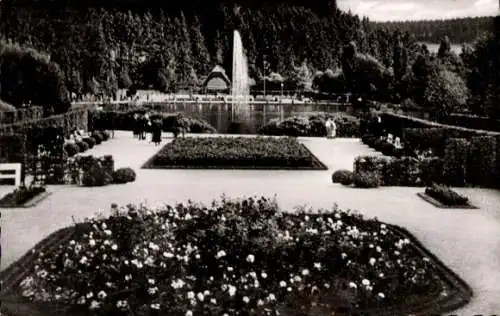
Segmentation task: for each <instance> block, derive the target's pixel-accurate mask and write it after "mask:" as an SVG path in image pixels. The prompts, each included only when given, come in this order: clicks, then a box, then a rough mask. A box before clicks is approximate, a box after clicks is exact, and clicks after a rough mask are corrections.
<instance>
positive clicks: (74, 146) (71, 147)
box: [64, 143, 80, 157]
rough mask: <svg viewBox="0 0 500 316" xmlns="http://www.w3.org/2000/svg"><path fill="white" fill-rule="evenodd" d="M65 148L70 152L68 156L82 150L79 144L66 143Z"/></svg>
mask: <svg viewBox="0 0 500 316" xmlns="http://www.w3.org/2000/svg"><path fill="white" fill-rule="evenodd" d="M64 150H65V151H66V153H67V154H68V157H73V156H74V155H76V154H78V153H79V152H80V147H79V146H78V145H77V144H73V143H68V144H65V145H64Z"/></svg>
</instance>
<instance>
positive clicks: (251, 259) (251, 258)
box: [247, 255, 255, 263]
mask: <svg viewBox="0 0 500 316" xmlns="http://www.w3.org/2000/svg"><path fill="white" fill-rule="evenodd" d="M254 260H255V257H254V255H248V256H247V262H250V263H252V262H254Z"/></svg>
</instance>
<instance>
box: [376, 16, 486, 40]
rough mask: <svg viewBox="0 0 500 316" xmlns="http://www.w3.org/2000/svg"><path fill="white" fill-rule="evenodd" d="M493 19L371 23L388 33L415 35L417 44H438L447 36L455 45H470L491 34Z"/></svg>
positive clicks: (476, 18)
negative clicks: (485, 34)
mask: <svg viewBox="0 0 500 316" xmlns="http://www.w3.org/2000/svg"><path fill="white" fill-rule="evenodd" d="M493 19H494V18H493V17H475V18H462V19H450V20H430V21H397V22H372V25H373V26H375V27H378V28H386V29H387V30H389V31H390V32H394V31H397V30H399V31H401V32H403V33H404V32H409V33H411V34H414V35H415V38H416V39H417V41H419V42H428V43H439V42H440V41H441V39H442V38H443V37H444V36H448V38H449V39H450V41H451V42H452V43H455V44H461V43H471V42H473V41H474V40H475V39H476V38H477V37H478V36H481V35H482V34H484V33H488V32H493Z"/></svg>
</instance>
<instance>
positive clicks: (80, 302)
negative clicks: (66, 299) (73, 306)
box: [76, 296, 87, 305]
mask: <svg viewBox="0 0 500 316" xmlns="http://www.w3.org/2000/svg"><path fill="white" fill-rule="evenodd" d="M86 301H87V300H86V299H85V296H80V298H79V299H78V300H77V301H76V303H77V304H79V305H83V304H85V302H86Z"/></svg>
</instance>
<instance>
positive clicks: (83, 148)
mask: <svg viewBox="0 0 500 316" xmlns="http://www.w3.org/2000/svg"><path fill="white" fill-rule="evenodd" d="M76 145H77V146H78V149H79V152H80V153H84V152H86V151H87V150H89V148H90V147H89V144H87V143H86V142H84V141H79V142H76Z"/></svg>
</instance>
